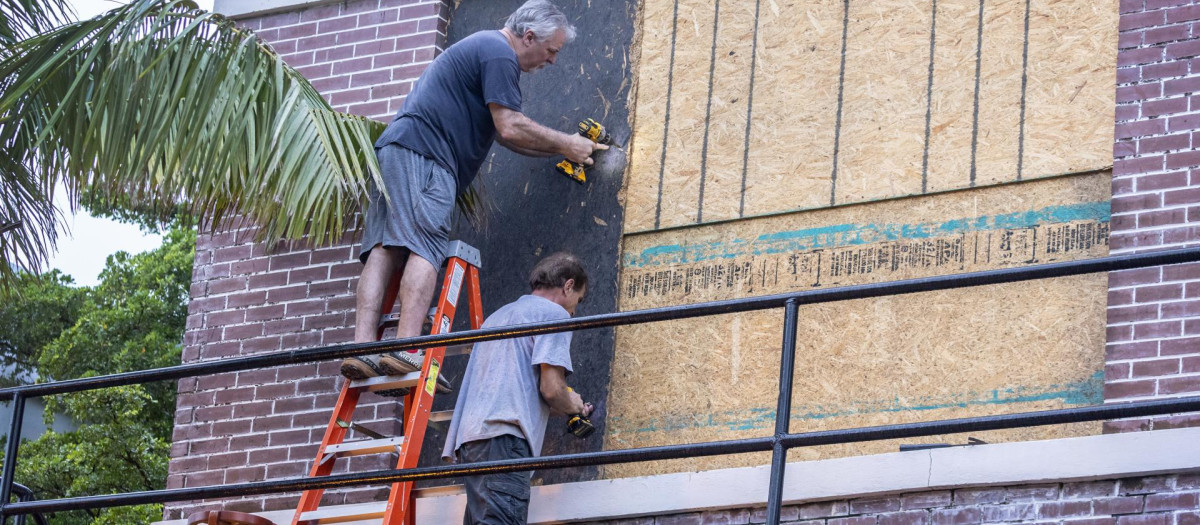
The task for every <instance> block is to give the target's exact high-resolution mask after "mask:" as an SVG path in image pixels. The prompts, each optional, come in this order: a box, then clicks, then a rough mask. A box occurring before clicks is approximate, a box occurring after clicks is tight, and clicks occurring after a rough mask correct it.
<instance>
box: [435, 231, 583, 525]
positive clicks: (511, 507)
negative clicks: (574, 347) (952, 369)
mask: <svg viewBox="0 0 1200 525" xmlns="http://www.w3.org/2000/svg"><path fill="white" fill-rule="evenodd" d="M529 287H530V288H531V289H532V290H533V291H532V292H531V293H530V294H529V295H525V296H522V297H521V298H520V299H517V300H516V301H515V302H512V303H509V304H507V305H505V306H504V307H502V308H500V309H499V310H497V311H496V312H495V313H493V314H492V315H490V316H488V318H487V320H485V321H484V322H483V328H494V327H500V326H513V325H522V324H529V323H538V322H544V321H555V320H559V319H567V318H569V317H570V316H572V315H574V313H575V307H576V306H577V305H578V304H579V301H580V300H582V299H583V296H584V295H585V294H586V293H587V273H586V272H585V271H584V269H583V265H582V264H581V263H580V262H579V259H578V258H577V257H575V256H574V255H570V254H567V253H562V252H560V253H555V254H553V255H550V256H549V257H546V258H545V259H542V260H541V261H540V262H538V264H537V266H535V267H534V269H533V271H532V272H531V273H530V276H529ZM571 372H572V368H571V333H570V332H560V333H554V334H545V335H536V336H526V337H519V338H515V339H501V340H496V341H485V342H482V343H478V344H476V345H475V348H474V350H472V351H471V359H470V361H468V364H467V371H466V373H465V374H464V375H463V382H462V387H461V388H460V389H459V391H458V401H457V402H455V404H454V417H453V419H451V420H450V429H449V430H448V431H447V433H446V446H445V448H444V449H442V458H443V459H446V460H450V461H454V460H457V461H459V462H462V463H475V462H479V461H493V460H500V459H512V458H524V457H536V456H539V455H541V452H542V440H543V438H544V436H545V434H546V422H547V420H549V418H550V412H551V411H552V410H553V411H556V412H559V413H563V414H582V415H584V416H587V415H589V414H590V413H591V411H592V405H591V403H584V402H583V399H582V398H581V397H580V396H579V394H577V393H575V391H574V390H571V389H570V388H568V387H567V382H566V377H567V375H568V374H570V373H571ZM530 474H531V473H529V472H510V473H505V474H488V475H483V476H472V477H469V478H467V480H466V482H465V486H466V491H467V510H466V514H465V515H464V516H463V523H465V524H476V523H488V524H492V523H503V524H509V523H525V520H526V519H527V516H528V513H529V479H530Z"/></svg>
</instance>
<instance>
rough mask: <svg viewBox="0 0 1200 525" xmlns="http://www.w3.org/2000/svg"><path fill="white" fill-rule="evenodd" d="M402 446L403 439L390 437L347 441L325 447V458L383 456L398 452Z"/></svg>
mask: <svg viewBox="0 0 1200 525" xmlns="http://www.w3.org/2000/svg"><path fill="white" fill-rule="evenodd" d="M402 444H404V437H391V438H384V439H364V440H361V441H349V442H346V443H338V444H337V445H329V446H328V447H325V454H326V456H332V455H336V456H340V457H346V456H365V455H367V454H383V453H387V452H399V451H400V445H402Z"/></svg>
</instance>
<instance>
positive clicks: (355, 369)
mask: <svg viewBox="0 0 1200 525" xmlns="http://www.w3.org/2000/svg"><path fill="white" fill-rule="evenodd" d="M342 375H343V376H346V379H349V380H351V381H358V380H361V379H367V378H370V377H376V376H380V375H383V369H381V368H380V367H379V356H378V355H360V356H354V357H347V358H346V359H343V360H342Z"/></svg>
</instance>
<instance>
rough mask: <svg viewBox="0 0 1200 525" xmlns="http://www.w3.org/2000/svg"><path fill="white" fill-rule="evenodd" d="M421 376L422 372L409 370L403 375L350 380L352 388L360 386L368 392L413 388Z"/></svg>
mask: <svg viewBox="0 0 1200 525" xmlns="http://www.w3.org/2000/svg"><path fill="white" fill-rule="evenodd" d="M420 378H421V373H420V372H409V373H407V374H404V375H402V376H377V377H368V378H366V379H359V380H356V381H351V382H350V388H359V389H363V390H366V391H368V392H378V391H380V390H395V389H397V388H412V387H414V386H416V385H417V380H418V379H420Z"/></svg>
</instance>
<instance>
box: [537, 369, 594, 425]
mask: <svg viewBox="0 0 1200 525" xmlns="http://www.w3.org/2000/svg"><path fill="white" fill-rule="evenodd" d="M540 375H541V378H540V379H541V381H540V383H541V384H540V385H538V390H539V393H541V394H542V399H545V400H546V404H547V405H550V409H551V410H553V411H555V412H557V413H559V414H583V415H584V416H586V415H587V414H590V413H591V411H592V409H591V406H590V404H589V403H584V402H583V398H582V397H579V393H577V392H575V391H574V390H572V389H571V388H570V387H568V386H567V370H566V369H565V368H563V367H561V366H554V365H548V364H544V363H543V364H542V365H541V374H540ZM585 411H586V412H585Z"/></svg>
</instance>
